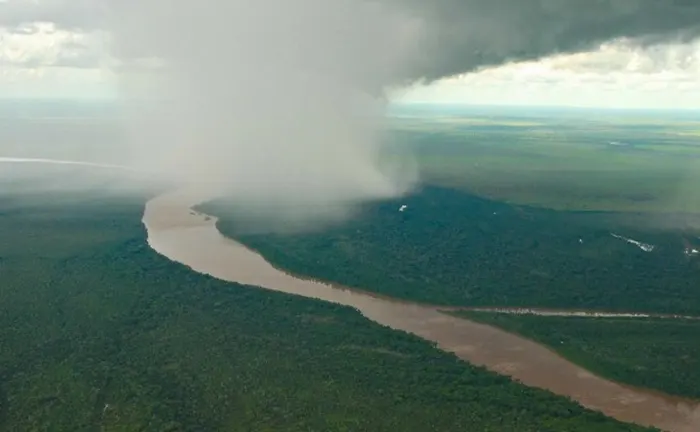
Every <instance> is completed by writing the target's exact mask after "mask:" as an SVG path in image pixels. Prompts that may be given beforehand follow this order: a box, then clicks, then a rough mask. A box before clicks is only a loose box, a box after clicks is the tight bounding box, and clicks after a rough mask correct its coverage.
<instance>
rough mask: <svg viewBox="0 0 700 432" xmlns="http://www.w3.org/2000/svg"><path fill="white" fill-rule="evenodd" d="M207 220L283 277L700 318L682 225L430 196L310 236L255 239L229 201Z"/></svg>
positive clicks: (384, 206) (435, 295)
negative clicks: (644, 245) (647, 246)
mask: <svg viewBox="0 0 700 432" xmlns="http://www.w3.org/2000/svg"><path fill="white" fill-rule="evenodd" d="M402 205H406V206H407V207H406V208H405V209H404V211H399V208H400V207H401V206H402ZM202 210H203V211H205V212H209V213H213V214H216V215H218V216H220V217H221V219H220V221H219V222H218V226H219V229H220V230H221V231H222V232H223V233H224V234H226V235H228V236H231V237H234V238H236V239H238V240H239V241H241V242H242V243H244V244H245V245H247V246H248V247H250V248H252V249H255V250H257V251H259V252H260V253H261V254H262V255H264V256H265V257H266V258H267V259H268V260H269V261H271V262H272V263H273V264H275V265H277V266H279V267H280V268H283V269H286V270H288V271H290V272H292V273H296V274H300V275H308V276H312V277H315V278H320V279H325V280H328V281H333V282H337V283H339V284H342V285H346V286H351V287H358V288H363V289H367V290H371V291H375V292H378V293H381V294H386V295H390V296H395V297H400V298H405V299H411V300H416V301H421V302H427V303H437V304H449V305H463V306H516V307H525V306H529V307H551V308H583V309H605V310H615V311H649V312H657V313H683V314H695V315H700V296H698V295H697V292H698V291H697V286H698V280H700V256H698V255H695V256H692V255H689V254H687V253H686V249H687V248H688V247H689V245H695V247H698V248H700V247H699V246H697V245H698V244H700V239H699V238H698V237H697V234H698V232H697V231H693V230H692V229H690V228H688V226H691V225H688V224H689V223H690V222H689V221H690V219H688V220H686V219H684V217H683V216H682V215H679V216H676V218H675V219H674V218H673V217H672V216H668V217H665V218H664V219H663V221H664V223H666V224H674V225H675V226H676V228H673V229H670V228H669V227H664V229H661V228H659V227H655V226H654V225H653V224H652V223H651V222H654V221H653V220H651V219H647V218H646V217H645V216H644V215H629V214H616V213H593V212H564V211H554V210H546V209H539V208H532V207H525V206H515V205H509V204H505V203H501V202H496V201H491V200H487V199H482V198H478V197H475V196H473V195H469V194H467V193H464V192H460V191H458V190H453V189H448V188H439V187H432V186H427V187H424V188H423V189H421V190H419V191H417V192H416V193H414V194H413V195H411V196H407V197H404V198H401V199H395V200H388V201H381V202H375V203H370V204H367V205H365V206H364V207H363V208H362V209H361V210H360V211H359V212H358V214H356V215H354V216H353V217H352V218H350V219H349V220H347V221H346V222H345V223H342V224H336V225H334V226H330V227H326V228H325V229H323V230H317V231H311V232H309V231H304V232H297V233H289V232H270V231H256V228H257V227H256V225H255V223H254V222H255V221H257V220H259V218H258V217H257V216H256V215H255V214H254V212H251V210H248V209H241V208H236V207H235V206H232V205H231V204H230V203H228V202H226V201H225V200H223V201H218V202H214V203H210V204H208V205H206V206H203V207H202ZM282 225H284V223H283V222H280V226H282ZM678 227H681V228H678ZM666 228H669V229H666ZM612 234H617V235H620V236H624V237H627V238H631V239H635V240H638V241H640V242H643V243H648V244H652V245H654V246H655V248H654V249H653V250H652V251H650V252H648V251H644V250H642V249H641V248H640V247H638V246H636V245H634V244H631V243H629V242H627V241H625V240H624V239H621V238H616V237H613V235H612Z"/></svg>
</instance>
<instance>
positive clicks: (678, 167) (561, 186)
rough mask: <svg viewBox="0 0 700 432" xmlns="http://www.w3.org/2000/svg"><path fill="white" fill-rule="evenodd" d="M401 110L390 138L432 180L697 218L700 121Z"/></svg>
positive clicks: (559, 202) (547, 201)
mask: <svg viewBox="0 0 700 432" xmlns="http://www.w3.org/2000/svg"><path fill="white" fill-rule="evenodd" d="M399 114H401V113H399ZM402 114H403V115H397V117H396V118H394V120H393V125H392V129H391V130H392V133H393V135H394V137H395V139H396V140H397V141H399V142H400V143H401V144H406V143H407V144H408V145H409V146H411V147H412V148H413V149H414V150H415V153H416V154H417V155H418V157H417V159H418V163H419V166H420V169H421V172H422V175H423V178H424V179H425V180H427V181H429V182H430V183H433V184H439V185H443V186H450V187H457V188H460V189H463V190H466V191H468V192H471V193H474V194H477V195H480V196H483V197H489V198H493V199H497V200H503V201H507V202H511V203H518V204H528V205H535V206H541V207H547V208H554V209H561V210H610V211H652V212H695V213H697V212H700V189H698V188H697V187H695V185H697V184H698V183H700V134H699V133H698V131H700V116H697V117H695V118H692V117H686V118H682V117H679V116H676V117H670V116H666V117H663V116H661V115H658V114H654V115H649V114H643V115H642V114H639V115H636V116H633V115H632V114H629V113H628V114H622V113H617V114H615V113H609V112H607V113H606V112H582V113H576V112H573V113H559V112H543V113H537V112H535V113H528V112H527V111H524V110H521V111H514V112H512V113H508V112H506V113H505V114H504V113H500V112H499V113H494V114H495V115H488V114H487V113H484V112H479V111H467V112H461V111H459V110H456V111H455V110H452V111H450V110H448V109H446V108H442V109H436V110H434V111H417V112H411V111H409V112H408V114H407V113H405V112H404V113H402Z"/></svg>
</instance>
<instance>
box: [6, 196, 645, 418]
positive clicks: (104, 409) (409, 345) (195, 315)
mask: <svg viewBox="0 0 700 432" xmlns="http://www.w3.org/2000/svg"><path fill="white" fill-rule="evenodd" d="M62 198H66V197H65V196H63V197H62V196H58V195H56V194H53V196H52V198H51V203H49V204H43V201H44V200H46V199H48V197H47V196H40V195H34V197H33V198H31V199H27V198H26V197H21V196H17V195H15V196H2V197H1V198H0V238H2V239H3V241H2V242H1V243H0V298H1V299H2V301H0V346H2V349H1V350H0V430H7V431H20V430H21V431H32V430H71V431H83V430H85V431H88V430H103V431H114V430H119V431H136V430H163V431H165V430H168V431H193V430H208V431H209V430H226V431H237V430H241V431H242V430H289V431H294V430H304V431H314V430H316V431H335V430H338V431H340V430H377V431H381V430H387V431H395V430H406V431H411V430H415V431H425V430H445V431H452V430H479V431H528V430H529V431H561V430H567V431H589V430H596V431H636V430H642V429H641V428H636V427H634V426H630V425H625V424H621V423H618V422H615V421H612V420H610V419H607V418H605V417H603V416H602V415H599V414H595V413H592V412H590V411H586V410H584V409H582V408H580V407H579V406H578V405H576V404H574V403H572V402H569V401H567V400H565V399H563V398H559V397H555V396H553V395H551V394H550V393H547V392H544V391H538V390H533V389H529V388H526V387H524V386H522V385H519V384H516V383H513V382H511V381H510V380H508V379H506V378H504V377H499V376H497V375H495V374H493V373H489V372H486V371H485V370H483V369H480V368H475V367H471V366H469V365H468V364H465V363H463V362H461V361H458V360H457V359H456V358H455V357H454V356H452V355H448V354H444V353H441V352H440V351H438V350H436V349H434V348H433V347H432V346H431V345H430V344H428V343H426V342H424V341H422V340H419V339H418V338H416V337H412V336H409V335H407V334H403V333H400V332H395V331H391V330H389V329H386V328H383V327H381V326H379V325H374V324H371V323H370V322H369V321H367V320H366V319H364V318H362V317H361V316H360V315H359V313H357V312H356V311H354V310H352V309H350V308H344V307H338V306H333V305H330V304H325V303H322V302H318V301H312V300H307V299H302V298H298V297H294V296H289V295H282V294H276V293H270V292H265V291H262V290H257V289H253V288H247V287H242V286H238V285H236V284H230V283H223V282H220V281H216V280H214V279H212V278H208V277H205V276H201V275H198V274H196V273H194V272H192V271H189V270H188V269H186V268H185V267H184V266H181V265H177V264H174V263H171V262H170V261H168V260H167V259H165V258H162V257H160V256H158V255H157V254H156V253H155V252H153V251H152V250H150V248H148V246H147V245H146V244H145V238H144V236H145V233H144V232H143V227H142V226H141V223H140V217H141V212H142V205H143V200H140V199H129V200H124V199H119V200H118V199H116V198H114V197H111V198H109V199H107V198H99V197H97V196H94V195H83V196H72V197H70V199H67V200H66V202H65V203H63V204H62V203H61V200H62Z"/></svg>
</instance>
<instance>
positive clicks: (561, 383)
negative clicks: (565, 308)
mask: <svg viewBox="0 0 700 432" xmlns="http://www.w3.org/2000/svg"><path fill="white" fill-rule="evenodd" d="M212 198H214V197H213V196H208V195H206V194H199V193H198V191H193V190H179V191H175V192H171V193H166V194H163V195H160V196H158V197H156V198H154V199H152V200H150V201H149V202H148V203H147V204H146V209H145V212H144V216H143V222H144V225H145V226H146V229H147V232H148V243H149V245H150V246H151V247H152V248H153V249H154V250H155V251H156V252H158V253H160V254H162V255H164V256H166V257H168V258H169V259H171V260H173V261H176V262H180V263H182V264H184V265H186V266H188V267H190V268H191V269H193V270H195V271H197V272H200V273H204V274H207V275H211V276H213V277H216V278H218V279H222V280H226V281H230V282H236V283H240V284H244V285H252V286H258V287H261V288H265V289H270V290H275V291H280V292H285V293H289V294H295V295H301V296H305V297H311V298H316V299H320V300H325V301H329V302H333V303H338V304H342V305H346V306H351V307H354V308H356V309H358V310H359V311H360V312H361V313H362V314H363V315H364V316H366V317H367V318H369V319H371V320H373V321H376V322H378V323H380V324H383V325H385V326H389V327H391V328H394V329H396V330H402V331H405V332H408V333H413V334H415V335H417V336H420V337H422V338H424V339H427V340H429V341H432V342H434V343H436V345H437V346H438V348H440V349H442V350H445V351H449V352H453V353H455V354H456V355H457V356H458V357H460V358H461V359H463V360H466V361H468V362H470V363H472V364H476V365H480V366H485V367H486V368H488V369H491V370H493V371H496V372H498V373H501V374H503V375H507V376H510V377H511V378H513V379H514V380H516V381H520V382H522V383H524V384H526V385H528V386H532V387H539V388H543V389H547V390H550V391H552V392H553V393H556V394H559V395H563V396H567V397H569V398H571V399H573V400H576V401H577V402H579V403H581V404H582V405H583V406H585V407H587V408H591V409H594V410H599V411H601V412H603V413H604V414H606V415H609V416H611V417H614V418H617V419H619V420H623V421H627V422H632V423H637V424H641V425H648V426H655V427H658V428H661V429H664V430H668V431H673V432H694V431H696V430H700V406H698V404H697V403H696V402H694V401H690V400H684V399H681V398H674V397H670V396H665V395H660V394H658V393H654V392H651V391H646V390H642V389H635V388H630V387H627V386H622V385H620V384H617V383H614V382H611V381H608V380H605V379H602V378H600V377H597V376H595V375H593V374H591V373H589V372H588V371H586V370H585V369H583V368H581V367H578V366H576V365H574V364H573V363H571V362H569V361H567V360H565V359H564V358H562V357H560V356H558V355H557V354H555V353H553V352H552V351H550V350H549V349H547V348H545V347H543V346H541V345H539V344H537V343H535V342H532V341H529V340H527V339H525V338H522V337H519V336H515V335H513V334H510V333H507V332H505V331H502V330H499V329H496V328H493V327H490V326H487V325H483V324H478V323H475V322H471V321H468V320H465V319H460V318H457V317H453V316H449V315H446V314H444V313H442V312H440V310H438V309H437V308H434V307H429V306H424V305H419V304H411V303H407V302H393V301H391V300H388V299H380V298H377V297H372V296H369V295H367V294H364V293H360V292H356V291H353V290H350V289H339V288H333V287H330V286H328V285H326V284H321V283H318V282H314V281H308V280H303V279H299V278H296V277H293V276H291V275H288V274H285V273H283V272H281V271H279V270H277V269H275V268H274V267H273V266H272V265H270V264H269V263H268V262H267V261H266V260H265V259H264V258H263V257H262V256H260V255H257V254H255V253H254V252H252V251H250V250H248V249H246V248H245V247H243V246H242V245H240V244H238V243H237V242H235V241H233V240H231V239H229V238H226V237H224V236H223V235H222V234H221V233H220V232H219V231H218V229H217V228H216V222H217V219H216V218H214V217H210V216H207V215H203V214H200V213H197V212H195V211H193V210H192V208H193V207H195V206H197V205H199V204H201V203H203V202H205V201H208V200H210V199H212Z"/></svg>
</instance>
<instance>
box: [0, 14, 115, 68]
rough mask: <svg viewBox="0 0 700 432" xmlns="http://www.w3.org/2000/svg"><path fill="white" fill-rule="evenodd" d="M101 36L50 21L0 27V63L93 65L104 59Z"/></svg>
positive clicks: (40, 65) (37, 65)
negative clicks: (62, 27)
mask: <svg viewBox="0 0 700 432" xmlns="http://www.w3.org/2000/svg"><path fill="white" fill-rule="evenodd" d="M101 38H102V36H101V34H99V33H98V32H93V33H92V34H86V33H76V32H71V31H68V30H65V29H59V28H57V27H56V25H55V24H54V23H50V22H33V23H28V24H22V25H21V26H20V27H18V28H16V29H13V30H8V29H2V28H0V65H3V66H4V67H15V68H30V69H34V68H41V67H72V68H97V67H100V65H101V64H103V62H104V61H106V53H105V50H104V48H103V46H102V44H101V41H102V39H101Z"/></svg>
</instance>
